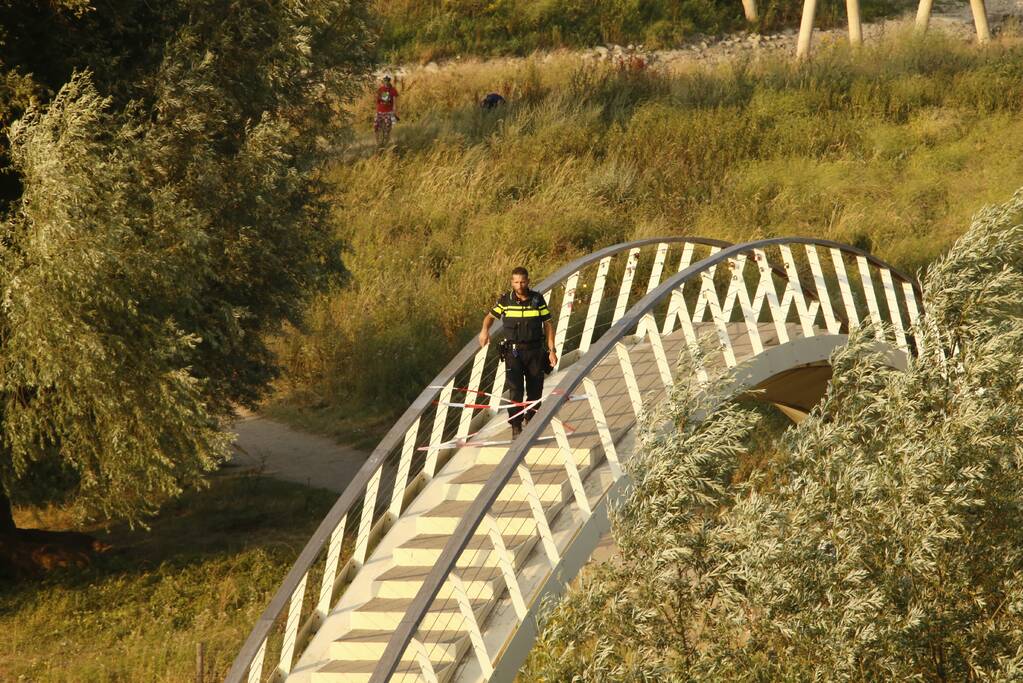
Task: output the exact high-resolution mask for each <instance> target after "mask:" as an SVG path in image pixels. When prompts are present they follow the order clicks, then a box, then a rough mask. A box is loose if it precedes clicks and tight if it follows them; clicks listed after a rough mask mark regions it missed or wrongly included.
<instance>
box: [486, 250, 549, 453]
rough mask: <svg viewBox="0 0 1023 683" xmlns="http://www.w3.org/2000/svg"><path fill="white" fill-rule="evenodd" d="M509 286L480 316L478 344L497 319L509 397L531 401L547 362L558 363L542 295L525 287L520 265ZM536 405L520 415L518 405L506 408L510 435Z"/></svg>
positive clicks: (524, 273)
mask: <svg viewBox="0 0 1023 683" xmlns="http://www.w3.org/2000/svg"><path fill="white" fill-rule="evenodd" d="M511 286H512V288H511V291H510V292H507V293H506V294H502V295H501V298H499V299H498V300H497V303H496V304H494V307H493V308H492V309H490V312H489V313H487V315H486V317H484V318H483V329H481V330H480V336H479V340H480V346H486V345H487V344H488V343H490V326H491V325H493V324H494V321H495V320H497V319H498V318H501V319H502V320H503V321H504V331H505V338H506V339H507V345H506V346H507V349H506V352H505V358H504V361H505V363H504V365H505V372H506V375H505V377H506V380H505V383H506V384H507V385H508V387H509V388H510V389H511V400H512V401H515V402H517V403H520V402H522V395H523V393H525V394H526V397H527V400H529V401H535V400H537V399H538V398H540V396H541V395H542V394H543V376H544V372H545V370H546V369H547V363H548V362H549V363H550V367H554V366H555V365H557V363H558V354H557V353H555V352H554V325H552V324H551V312H550V310H549V309H548V308H547V302H546V301H544V300H543V295H542V294H540V292H534V291H533V290H531V289H530V288H529V271H527V270H526V269H525V268H522V267H521V266H520V267H518V268H516V269H514V270H513V271H512V276H511ZM545 342H546V343H545ZM544 347H546V348H544ZM539 407H540V406H539V404H535V405H532V406H530V408H529V409H528V410H527V411H525V413H524V414H523V411H522V408H520V407H518V406H515V407H512V408H510V410H511V413H510V418H509V420H508V422H509V423H510V424H511V428H512V438H514V437H516V436H518V435H519V434H520V433H521V432H522V425H523V423H528V422H529V420H530V418H531V417H533V415H534V414H536V411H537V409H538V408H539Z"/></svg>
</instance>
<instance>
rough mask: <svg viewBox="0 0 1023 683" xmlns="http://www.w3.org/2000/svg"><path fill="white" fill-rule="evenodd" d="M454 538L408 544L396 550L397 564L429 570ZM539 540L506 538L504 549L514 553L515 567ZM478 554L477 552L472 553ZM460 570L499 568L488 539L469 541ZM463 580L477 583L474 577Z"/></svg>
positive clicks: (432, 536) (424, 537) (424, 538)
mask: <svg viewBox="0 0 1023 683" xmlns="http://www.w3.org/2000/svg"><path fill="white" fill-rule="evenodd" d="M450 538H451V536H450V535H449V534H422V535H419V536H416V537H415V538H411V539H409V540H408V541H405V542H404V543H402V544H401V545H400V546H398V547H397V548H395V549H394V563H395V564H396V565H398V566H404V567H429V566H433V565H434V564H436V562H437V560H439V559H440V554H441V552H442V551H443V550H444V547H445V546H446V545H447V542H448V540H449V539H450ZM538 539H539V536H535V535H521V536H504V543H505V547H507V548H508V550H509V551H510V552H511V553H512V558H513V561H514V562H515V566H516V567H517V566H519V563H520V562H521V560H522V559H523V557H524V556H525V555H526V554H527V553H528V552H529V550H530V549H531V548H532V547H533V543H535V542H536V541H537V540H538ZM473 551H476V552H473ZM457 566H459V567H498V566H499V563H498V557H497V553H495V552H494V546H493V544H491V542H490V538H489V537H487V536H482V535H476V536H473V537H472V539H470V541H469V545H468V546H466V550H465V552H463V553H462V554H461V556H460V557H459V558H458V565H457ZM462 578H463V579H467V580H474V579H475V575H474V574H468V575H466V576H464V577H462Z"/></svg>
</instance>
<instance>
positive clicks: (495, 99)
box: [480, 92, 504, 109]
mask: <svg viewBox="0 0 1023 683" xmlns="http://www.w3.org/2000/svg"><path fill="white" fill-rule="evenodd" d="M502 104H504V98H503V97H501V96H500V95H498V94H497V93H496V92H492V93H490V94H489V95H487V96H486V97H484V98H483V99H482V100H480V108H481V109H494V108H496V107H499V106H501V105H502Z"/></svg>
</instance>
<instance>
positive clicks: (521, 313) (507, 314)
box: [504, 308, 540, 318]
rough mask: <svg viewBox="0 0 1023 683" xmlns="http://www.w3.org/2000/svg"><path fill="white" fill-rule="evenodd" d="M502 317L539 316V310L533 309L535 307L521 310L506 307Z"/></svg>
mask: <svg viewBox="0 0 1023 683" xmlns="http://www.w3.org/2000/svg"><path fill="white" fill-rule="evenodd" d="M504 317H505V318H539V317H540V311H539V310H537V309H535V308H528V309H526V310H522V311H513V310H511V309H508V308H506V309H505V310H504Z"/></svg>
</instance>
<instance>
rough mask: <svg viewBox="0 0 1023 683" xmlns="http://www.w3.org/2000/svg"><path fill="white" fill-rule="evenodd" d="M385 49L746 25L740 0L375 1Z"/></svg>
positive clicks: (404, 53) (885, 1)
mask: <svg viewBox="0 0 1023 683" xmlns="http://www.w3.org/2000/svg"><path fill="white" fill-rule="evenodd" d="M758 6H759V12H760V15H761V19H760V20H759V21H758V22H757V26H756V27H757V28H760V29H776V28H780V27H782V26H795V25H797V24H798V22H799V16H800V14H799V13H800V11H801V9H802V3H797V2H791V1H789V0H767V1H766V2H760V3H758ZM904 6H905V3H902V2H899V1H898V0H866V2H864V3H863V14H864V17H865V18H866V19H871V18H874V17H877V16H881V15H885V14H892V13H894V12H896V11H897V10H900V9H902V8H903V7H904ZM374 7H375V10H376V18H377V22H378V23H379V26H380V34H381V35H380V48H381V50H382V51H383V52H384V53H385V54H386V55H388V57H390V58H391V59H394V60H410V59H412V60H414V59H419V60H422V61H428V60H430V59H434V58H438V57H449V56H455V55H463V56H464V55H481V54H526V53H528V52H531V51H533V50H537V49H549V48H558V47H590V46H593V45H601V44H607V43H619V44H623V45H624V44H627V43H642V44H644V45H645V46H647V47H654V48H667V47H673V46H676V45H679V44H681V43H683V42H685V41H686V40H689V39H692V38H693V37H694V36H697V35H700V34H720V33H723V32H727V31H736V30H739V29H743V28H746V27H747V26H748V23H747V21H746V19H745V17H744V15H743V9H742V4H741V3H740V2H739V0H498V1H497V2H480V1H479V0H428V1H425V2H424V1H422V0H376V2H375V5H374ZM844 12H845V6H844V4H842V3H839V2H831V1H825V2H822V3H820V8H819V9H818V13H817V14H818V21H819V23H820V24H821V25H824V26H828V25H831V24H834V23H836V22H837V21H839V20H840V19H842V18H844Z"/></svg>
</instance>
